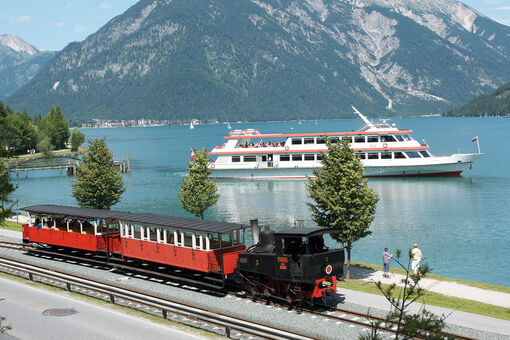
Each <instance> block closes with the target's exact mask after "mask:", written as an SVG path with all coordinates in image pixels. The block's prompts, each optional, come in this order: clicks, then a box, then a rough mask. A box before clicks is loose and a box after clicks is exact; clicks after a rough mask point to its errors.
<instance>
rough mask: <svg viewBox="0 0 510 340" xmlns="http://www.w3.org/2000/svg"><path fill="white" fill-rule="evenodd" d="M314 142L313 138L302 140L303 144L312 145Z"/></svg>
mask: <svg viewBox="0 0 510 340" xmlns="http://www.w3.org/2000/svg"><path fill="white" fill-rule="evenodd" d="M314 142H315V141H314V139H313V138H305V139H304V144H313V143H314Z"/></svg>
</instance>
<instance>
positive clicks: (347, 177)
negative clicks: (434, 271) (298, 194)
mask: <svg viewBox="0 0 510 340" xmlns="http://www.w3.org/2000/svg"><path fill="white" fill-rule="evenodd" d="M327 146H328V149H329V152H327V153H325V152H323V153H322V165H323V166H322V167H318V168H315V169H314V171H313V173H314V176H315V177H316V178H315V179H314V178H309V179H308V184H307V189H308V193H309V195H310V197H311V198H312V200H313V201H314V203H307V204H308V206H309V208H310V210H311V211H312V219H313V220H314V222H315V223H317V225H319V226H320V227H323V228H337V229H338V230H339V232H338V234H332V236H333V238H334V239H335V240H336V241H337V242H340V243H344V244H345V247H346V249H347V264H346V265H347V266H346V269H347V270H346V275H345V277H346V278H347V279H349V278H350V267H351V250H352V247H353V244H354V242H356V241H357V240H359V239H361V238H363V237H366V236H368V235H370V234H371V233H372V232H371V231H370V230H369V228H370V224H371V223H372V221H373V220H374V215H375V208H376V204H377V201H378V200H379V197H378V196H377V194H376V193H375V192H374V191H373V190H372V189H371V188H370V187H369V186H368V184H367V180H366V179H364V178H363V166H362V164H361V161H360V160H359V158H358V157H357V156H356V155H355V154H354V150H353V149H351V147H350V145H349V141H348V139H347V138H344V139H342V141H341V142H340V143H338V144H332V143H331V141H330V140H328V141H327Z"/></svg>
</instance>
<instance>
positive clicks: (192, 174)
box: [178, 148, 220, 219]
mask: <svg viewBox="0 0 510 340" xmlns="http://www.w3.org/2000/svg"><path fill="white" fill-rule="evenodd" d="M193 154H194V155H195V156H194V160H190V162H189V164H188V170H187V172H188V175H187V176H186V177H184V178H183V179H182V184H181V187H180V188H179V194H178V197H179V199H180V200H181V205H182V207H183V208H184V209H186V210H187V211H189V212H190V213H192V214H193V215H195V216H200V217H201V218H202V219H204V212H205V211H206V210H207V209H208V208H209V207H211V206H213V205H215V204H216V202H217V201H218V198H220V195H219V194H218V193H217V188H216V179H214V180H210V179H209V176H210V175H211V173H212V170H211V169H209V167H208V166H207V165H208V162H209V160H208V159H207V149H206V148H204V149H203V150H201V151H197V150H196V149H195V148H193Z"/></svg>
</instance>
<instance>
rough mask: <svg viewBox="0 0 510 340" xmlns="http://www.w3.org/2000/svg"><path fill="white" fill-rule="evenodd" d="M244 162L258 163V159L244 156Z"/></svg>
mask: <svg viewBox="0 0 510 340" xmlns="http://www.w3.org/2000/svg"><path fill="white" fill-rule="evenodd" d="M244 161H245V162H256V161H257V157H255V156H244Z"/></svg>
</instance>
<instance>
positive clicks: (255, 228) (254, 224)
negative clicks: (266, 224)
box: [250, 220, 259, 244]
mask: <svg viewBox="0 0 510 340" xmlns="http://www.w3.org/2000/svg"><path fill="white" fill-rule="evenodd" d="M250 226H251V235H252V238H253V244H257V243H259V220H250Z"/></svg>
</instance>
